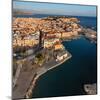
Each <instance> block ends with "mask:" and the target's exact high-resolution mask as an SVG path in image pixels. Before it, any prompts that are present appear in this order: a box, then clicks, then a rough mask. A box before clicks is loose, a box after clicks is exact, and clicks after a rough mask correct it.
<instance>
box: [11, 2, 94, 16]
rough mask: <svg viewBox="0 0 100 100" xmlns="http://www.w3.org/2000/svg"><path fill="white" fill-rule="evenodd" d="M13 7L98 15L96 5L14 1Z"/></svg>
mask: <svg viewBox="0 0 100 100" xmlns="http://www.w3.org/2000/svg"><path fill="white" fill-rule="evenodd" d="M13 9H21V10H22V9H23V10H26V11H32V12H34V13H35V14H55V15H57V14H58V15H73V16H96V6H87V5H72V4H61V3H60V4H57V3H40V2H29V1H28V2H25V1H13Z"/></svg>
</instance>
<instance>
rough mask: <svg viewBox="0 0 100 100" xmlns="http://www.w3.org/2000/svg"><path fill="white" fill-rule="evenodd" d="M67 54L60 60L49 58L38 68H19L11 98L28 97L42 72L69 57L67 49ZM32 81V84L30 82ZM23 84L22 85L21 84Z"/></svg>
mask: <svg viewBox="0 0 100 100" xmlns="http://www.w3.org/2000/svg"><path fill="white" fill-rule="evenodd" d="M67 54H68V56H67V57H66V58H64V59H63V60H62V61H56V59H55V60H50V61H49V62H48V63H45V64H44V65H43V66H41V67H40V68H38V69H35V68H34V69H30V70H26V71H24V66H23V67H22V69H21V73H20V75H19V78H18V80H17V83H16V86H15V87H14V88H13V99H19V98H20V99H21V98H30V96H31V94H32V90H33V89H34V87H35V83H36V80H37V79H38V78H39V76H41V75H42V74H44V73H46V72H47V71H48V70H51V69H53V68H55V67H57V66H59V65H60V64H62V63H64V62H65V61H66V60H68V59H69V58H71V54H70V53H69V52H68V51H67ZM32 83H33V84H32ZM23 85H24V86H23Z"/></svg>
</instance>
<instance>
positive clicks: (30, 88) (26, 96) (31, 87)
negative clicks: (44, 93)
mask: <svg viewBox="0 0 100 100" xmlns="http://www.w3.org/2000/svg"><path fill="white" fill-rule="evenodd" d="M71 57H72V55H71V54H70V53H69V56H68V57H66V58H65V59H64V60H63V61H61V62H59V63H58V64H56V65H54V66H52V67H50V68H48V69H47V70H44V71H42V73H40V74H38V75H36V77H35V78H34V79H33V81H32V83H31V84H30V87H29V89H28V90H27V92H26V94H25V98H30V97H31V95H32V93H33V92H32V91H33V89H34V88H35V85H36V81H37V80H38V79H39V77H40V76H42V75H43V74H45V73H46V72H48V71H49V70H52V69H54V68H56V67H58V66H59V65H61V64H63V63H64V62H65V61H67V60H68V59H70V58H71Z"/></svg>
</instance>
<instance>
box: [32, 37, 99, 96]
mask: <svg viewBox="0 0 100 100" xmlns="http://www.w3.org/2000/svg"><path fill="white" fill-rule="evenodd" d="M63 44H64V46H65V48H66V49H67V50H68V51H69V52H70V53H71V54H72V58H71V59H70V60H68V61H66V62H65V63H63V64H62V65H60V66H58V67H57V68H55V69H52V70H50V71H49V72H47V73H45V74H44V75H42V76H41V77H40V78H39V80H38V81H37V83H36V87H35V89H34V90H33V98H40V97H41V98H42V97H56V96H72V95H83V94H85V92H84V89H83V85H84V84H86V83H94V82H96V81H97V79H96V77H97V76H96V75H97V71H96V70H97V63H96V62H97V59H96V58H97V57H96V55H97V54H96V52H97V51H96V50H97V49H96V48H97V46H96V44H95V43H91V42H90V41H88V40H86V39H85V38H83V37H82V38H80V39H77V40H72V41H68V42H64V43H63Z"/></svg>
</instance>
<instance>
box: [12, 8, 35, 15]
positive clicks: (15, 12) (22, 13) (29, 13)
mask: <svg viewBox="0 0 100 100" xmlns="http://www.w3.org/2000/svg"><path fill="white" fill-rule="evenodd" d="M32 14H33V13H32V12H31V11H24V10H19V9H13V15H14V16H15V15H32Z"/></svg>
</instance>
